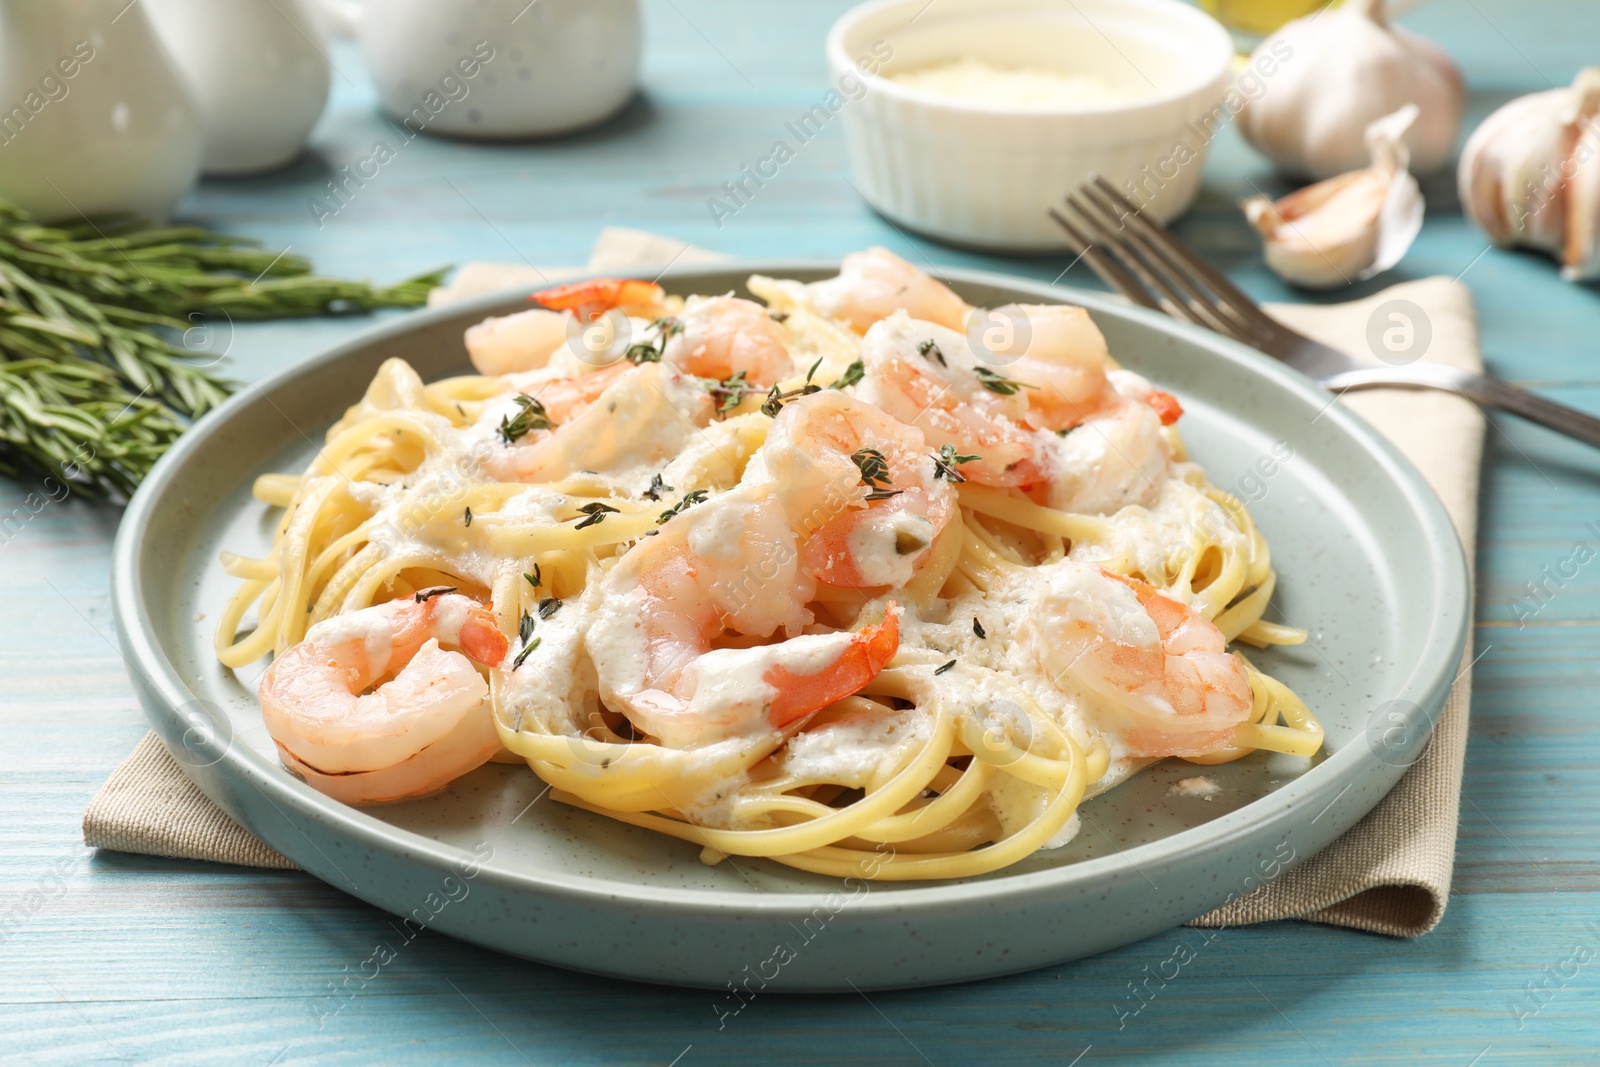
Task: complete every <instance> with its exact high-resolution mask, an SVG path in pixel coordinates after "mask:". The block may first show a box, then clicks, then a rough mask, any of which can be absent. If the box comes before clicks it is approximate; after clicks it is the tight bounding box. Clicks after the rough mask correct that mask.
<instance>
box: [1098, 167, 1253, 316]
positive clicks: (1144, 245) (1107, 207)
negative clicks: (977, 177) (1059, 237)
mask: <svg viewBox="0 0 1600 1067" xmlns="http://www.w3.org/2000/svg"><path fill="white" fill-rule="evenodd" d="M1079 195H1081V196H1082V197H1083V198H1084V200H1086V201H1088V202H1089V203H1091V204H1093V205H1094V206H1095V208H1096V209H1098V211H1099V213H1100V217H1101V218H1102V219H1103V220H1105V221H1106V222H1108V223H1109V224H1110V225H1109V226H1108V228H1109V229H1110V230H1112V231H1113V232H1115V233H1117V234H1119V235H1121V236H1122V237H1123V239H1124V240H1126V241H1129V242H1131V243H1132V244H1133V245H1134V246H1135V247H1134V251H1136V252H1137V253H1138V254H1139V256H1140V258H1141V259H1143V260H1144V262H1145V265H1146V266H1147V267H1148V268H1149V269H1150V271H1151V273H1152V274H1153V275H1154V276H1155V277H1156V278H1157V279H1159V280H1160V281H1162V282H1163V283H1166V284H1167V286H1168V288H1167V295H1168V296H1169V297H1170V298H1171V299H1172V300H1173V301H1174V302H1175V303H1176V304H1178V306H1180V307H1182V308H1186V309H1187V310H1186V313H1185V314H1186V317H1187V318H1188V319H1189V321H1190V322H1193V323H1195V324H1197V325H1199V326H1204V327H1206V328H1207V329H1209V330H1215V331H1216V332H1217V333H1220V334H1223V335H1224V336H1227V337H1232V338H1234V339H1235V340H1238V341H1243V342H1245V343H1246V344H1253V343H1254V339H1253V338H1252V336H1251V334H1252V332H1253V331H1252V329H1251V326H1250V324H1249V323H1246V322H1241V321H1240V320H1239V319H1238V318H1237V317H1235V316H1234V315H1232V314H1230V313H1229V312H1228V310H1227V308H1226V306H1225V305H1220V304H1218V303H1217V302H1216V300H1215V298H1214V297H1213V296H1212V295H1211V294H1210V293H1208V292H1206V291H1205V290H1203V289H1201V288H1200V287H1199V286H1198V285H1196V284H1195V283H1194V279H1192V278H1190V277H1189V274H1188V272H1187V271H1185V270H1184V269H1183V266H1182V264H1179V263H1175V262H1173V260H1172V257H1171V256H1170V255H1168V254H1167V253H1166V252H1165V251H1164V250H1163V249H1162V247H1161V245H1160V244H1159V243H1158V242H1156V241H1153V240H1151V239H1150V238H1149V237H1148V236H1147V235H1146V234H1145V233H1144V232H1143V231H1142V230H1140V229H1138V228H1137V227H1132V226H1128V225H1127V224H1126V218H1125V217H1124V216H1121V215H1119V213H1118V211H1117V209H1116V206H1115V205H1114V204H1108V203H1107V202H1106V200H1105V199H1104V198H1103V197H1102V196H1101V194H1100V192H1099V191H1098V190H1096V189H1093V188H1091V187H1090V186H1089V185H1087V184H1084V185H1080V186H1079V187H1078V190H1077V192H1075V193H1073V194H1072V196H1074V197H1075V196H1079ZM1070 199H1071V198H1070V197H1069V200H1070ZM1078 210H1079V211H1080V213H1081V212H1082V210H1083V209H1082V208H1079V209H1078ZM1172 286H1176V288H1178V289H1181V290H1183V293H1182V295H1179V294H1178V293H1177V292H1174V291H1173V290H1172Z"/></svg>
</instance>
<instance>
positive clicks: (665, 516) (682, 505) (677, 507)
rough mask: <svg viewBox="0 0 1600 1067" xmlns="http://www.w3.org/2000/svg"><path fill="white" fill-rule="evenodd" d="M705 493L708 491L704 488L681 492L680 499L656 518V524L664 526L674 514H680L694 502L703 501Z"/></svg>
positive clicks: (699, 502) (694, 503)
mask: <svg viewBox="0 0 1600 1067" xmlns="http://www.w3.org/2000/svg"><path fill="white" fill-rule="evenodd" d="M707 493H708V491H707V490H705V489H691V490H689V491H688V492H687V493H685V494H683V499H682V500H680V501H678V502H677V503H676V504H674V505H672V506H671V507H670V508H668V509H667V510H666V511H663V512H662V513H661V516H660V517H659V518H657V519H656V525H657V526H664V525H666V523H667V521H668V520H669V519H671V518H672V517H673V516H674V515H681V514H683V513H684V512H685V511H687V510H689V509H690V508H692V507H694V506H695V505H696V504H701V503H704V502H705V499H706V496H707Z"/></svg>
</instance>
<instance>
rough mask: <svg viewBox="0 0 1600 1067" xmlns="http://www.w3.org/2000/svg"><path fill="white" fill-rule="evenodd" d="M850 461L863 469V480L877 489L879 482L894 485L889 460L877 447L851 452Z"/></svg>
mask: <svg viewBox="0 0 1600 1067" xmlns="http://www.w3.org/2000/svg"><path fill="white" fill-rule="evenodd" d="M850 461H851V462H852V463H854V464H855V465H856V467H857V469H859V470H860V471H861V480H862V481H863V482H865V483H866V484H867V485H869V486H872V487H873V488H874V489H876V488H877V487H878V485H879V483H882V484H883V485H893V484H894V479H893V478H891V477H890V476H889V461H888V460H887V459H885V458H884V456H883V453H882V452H879V451H878V450H877V449H876V448H861V449H857V450H856V451H855V452H852V453H851V454H850Z"/></svg>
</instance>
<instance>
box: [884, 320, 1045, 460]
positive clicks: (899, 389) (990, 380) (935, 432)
mask: <svg viewBox="0 0 1600 1067" xmlns="http://www.w3.org/2000/svg"><path fill="white" fill-rule="evenodd" d="M861 361H862V364H863V366H864V368H865V370H864V374H863V377H862V381H861V383H860V384H859V385H857V386H856V387H855V392H856V395H857V396H859V397H861V398H862V399H863V400H865V401H866V402H867V403H869V404H872V405H874V406H876V407H878V408H881V409H882V410H883V411H885V412H887V413H888V414H889V415H890V416H892V417H894V418H896V419H898V420H900V421H901V422H903V423H905V424H907V425H909V426H915V427H917V428H918V429H920V430H921V431H922V433H923V435H924V436H925V437H926V438H927V439H928V443H929V444H931V445H933V446H934V447H935V448H937V447H941V446H944V445H951V446H953V447H954V448H955V450H956V452H958V453H960V454H963V455H970V456H976V457H977V458H976V459H973V460H969V461H968V462H966V463H964V464H963V465H962V466H961V468H960V471H961V474H962V475H963V476H964V477H966V478H970V479H971V480H972V481H975V482H979V483H981V484H983V485H994V486H1007V485H1025V484H1030V483H1032V482H1035V481H1038V480H1039V478H1040V477H1041V475H1040V471H1039V468H1038V465H1037V463H1036V462H1035V459H1036V455H1037V449H1038V446H1037V443H1036V441H1035V440H1034V435H1033V434H1032V433H1031V432H1029V431H1028V429H1027V428H1026V427H1025V426H1023V425H1022V420H1023V418H1024V417H1025V416H1026V414H1027V410H1028V407H1027V406H1028V398H1027V397H1026V396H1024V395H1023V394H1024V392H1025V391H1026V390H1024V389H1023V388H1022V386H1021V385H1019V384H1018V383H1016V382H1013V381H1011V380H1009V379H1008V378H1006V377H1005V376H1003V375H999V374H996V373H995V372H993V371H990V370H989V368H987V367H986V366H983V365H982V364H980V363H979V361H978V359H977V357H976V356H975V355H974V354H973V352H972V349H971V347H970V346H969V345H968V344H967V339H966V338H965V337H964V336H963V335H961V334H959V333H956V332H955V331H954V330H947V329H945V328H944V327H942V326H938V325H935V324H933V323H929V322H919V321H917V320H916V319H913V318H910V317H908V316H907V315H905V314H904V313H902V312H897V313H895V314H894V315H892V316H890V317H889V318H887V319H885V320H884V321H882V322H880V323H878V324H877V325H876V326H873V327H872V328H871V329H870V330H868V331H867V336H866V337H865V338H863V340H862V343H861Z"/></svg>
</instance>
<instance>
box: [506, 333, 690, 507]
mask: <svg viewBox="0 0 1600 1067" xmlns="http://www.w3.org/2000/svg"><path fill="white" fill-rule="evenodd" d="M511 384H512V387H513V390H514V391H513V392H512V393H510V394H507V395H506V396H504V397H502V398H499V399H498V400H497V401H496V402H495V403H493V404H490V405H487V406H486V407H485V409H484V412H483V414H482V415H481V416H480V420H479V421H480V427H481V428H482V432H484V433H486V434H493V435H494V438H495V439H494V447H493V450H492V451H491V452H490V453H489V454H488V456H487V458H486V460H485V462H484V467H485V470H486V472H487V473H488V474H489V475H490V476H491V477H494V478H498V479H500V480H502V481H518V482H540V481H556V480H559V479H561V478H565V477H568V476H570V475H572V474H574V473H576V472H577V471H580V470H589V471H612V470H617V469H621V468H625V467H629V466H639V465H644V464H652V463H655V464H659V463H660V462H661V461H663V460H666V459H669V458H671V457H672V456H676V455H677V454H678V453H679V452H681V451H682V450H683V448H684V447H685V446H686V445H687V443H688V442H689V440H690V438H691V437H693V435H694V434H695V433H696V432H698V430H699V429H700V428H701V427H704V426H705V425H706V424H707V423H709V422H710V421H711V413H712V408H713V407H714V404H713V402H712V399H711V395H710V394H709V393H708V392H707V391H706V390H705V389H704V388H703V387H702V386H701V384H700V382H699V381H698V379H696V378H694V377H692V376H690V375H687V374H683V373H681V372H679V371H677V370H675V369H673V368H671V367H669V366H667V365H665V364H660V363H644V364H639V365H637V366H636V365H634V364H632V363H628V362H625V361H618V362H616V363H613V364H611V365H610V366H608V367H604V368H602V369H600V370H597V371H594V372H592V373H589V374H584V375H579V376H578V377H575V378H551V379H544V380H542V381H541V380H537V379H531V380H524V381H519V380H517V379H516V378H513V379H512V382H511Z"/></svg>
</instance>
